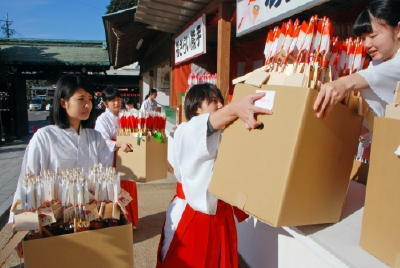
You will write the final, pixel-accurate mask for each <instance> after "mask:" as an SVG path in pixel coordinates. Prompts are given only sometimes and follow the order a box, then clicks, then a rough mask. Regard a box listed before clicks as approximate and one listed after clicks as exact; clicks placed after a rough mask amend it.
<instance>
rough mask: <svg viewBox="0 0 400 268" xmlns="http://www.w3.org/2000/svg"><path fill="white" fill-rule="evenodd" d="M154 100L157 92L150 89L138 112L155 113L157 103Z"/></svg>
mask: <svg viewBox="0 0 400 268" xmlns="http://www.w3.org/2000/svg"><path fill="white" fill-rule="evenodd" d="M156 98H157V90H156V89H154V88H151V89H150V91H149V93H148V94H147V95H146V98H145V101H144V102H143V103H142V106H141V107H140V110H145V111H157V108H158V103H157V101H156Z"/></svg>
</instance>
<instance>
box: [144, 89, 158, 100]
mask: <svg viewBox="0 0 400 268" xmlns="http://www.w3.org/2000/svg"><path fill="white" fill-rule="evenodd" d="M151 94H157V89H155V88H150V90H149V93H147V95H146V97H145V98H144V99H145V100H147V99H148V98H149V96H150V95H151Z"/></svg>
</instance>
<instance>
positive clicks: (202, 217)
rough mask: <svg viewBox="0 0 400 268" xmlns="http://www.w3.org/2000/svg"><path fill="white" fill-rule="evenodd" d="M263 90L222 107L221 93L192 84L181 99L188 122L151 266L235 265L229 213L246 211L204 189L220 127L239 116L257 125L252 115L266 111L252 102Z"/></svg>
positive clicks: (176, 144) (177, 138)
mask: <svg viewBox="0 0 400 268" xmlns="http://www.w3.org/2000/svg"><path fill="white" fill-rule="evenodd" d="M263 96H264V93H259V94H254V95H249V96H247V97H245V98H243V99H241V100H239V101H237V102H233V103H231V104H229V105H227V106H225V107H224V108H222V104H223V97H222V95H221V92H220V91H219V89H218V88H216V87H215V86H214V85H211V84H200V85H195V86H193V87H192V88H191V89H190V90H189V91H188V93H187V95H186V98H185V104H184V106H185V115H186V118H187V119H188V120H189V121H188V122H185V123H182V124H180V125H179V126H178V128H177V130H176V131H175V134H174V139H173V142H172V144H171V145H172V148H173V150H172V151H173V153H172V158H171V159H170V160H171V164H172V166H173V168H174V173H175V176H176V179H177V181H178V183H177V189H176V195H175V197H174V199H173V200H172V201H171V203H170V205H169V206H168V208H167V212H166V214H167V215H166V221H165V224H164V228H163V233H162V237H161V241H160V246H159V252H158V257H157V267H159V268H160V267H237V265H238V256H237V236H236V226H235V220H234V215H235V216H236V217H237V219H238V220H239V221H241V220H244V219H245V218H246V217H247V215H245V214H244V213H243V212H240V211H239V210H238V209H236V208H233V207H232V206H230V205H229V204H227V203H225V202H223V201H221V200H218V199H217V198H216V197H215V196H213V195H212V194H211V193H209V192H208V185H209V183H210V180H211V177H212V171H213V167H214V162H215V159H216V157H217V152H218V147H219V143H220V139H221V130H222V129H223V128H224V127H225V126H226V125H228V124H229V123H231V122H233V121H235V120H236V119H237V118H240V119H241V120H242V121H244V122H245V123H246V127H247V128H249V129H252V128H256V127H257V126H258V125H259V124H260V123H259V122H257V121H256V120H255V118H254V114H270V111H268V110H265V109H262V108H258V107H255V106H254V102H255V101H256V100H257V99H260V98H262V97H263Z"/></svg>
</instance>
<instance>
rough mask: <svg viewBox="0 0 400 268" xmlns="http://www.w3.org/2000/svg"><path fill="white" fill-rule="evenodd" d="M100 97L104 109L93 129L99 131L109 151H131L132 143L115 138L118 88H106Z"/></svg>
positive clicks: (119, 104) (119, 102)
mask: <svg viewBox="0 0 400 268" xmlns="http://www.w3.org/2000/svg"><path fill="white" fill-rule="evenodd" d="M102 98H103V101H104V105H105V106H106V110H105V112H104V113H102V114H101V115H100V116H99V117H97V120H96V126H95V129H96V130H97V131H98V132H100V133H101V135H102V136H103V138H104V140H105V141H106V143H107V145H108V146H109V148H110V151H117V150H122V151H123V152H132V144H130V143H126V142H120V141H117V140H116V139H117V134H118V128H119V126H118V114H119V112H120V111H121V97H120V95H119V92H118V89H116V88H106V89H105V90H103V92H102ZM112 157H113V158H114V156H112Z"/></svg>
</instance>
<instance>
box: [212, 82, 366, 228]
mask: <svg viewBox="0 0 400 268" xmlns="http://www.w3.org/2000/svg"><path fill="white" fill-rule="evenodd" d="M258 89H260V88H257V87H254V86H250V85H246V84H238V85H237V86H236V87H235V91H234V100H235V99H239V98H241V97H243V96H245V95H247V94H252V93H255V92H256V90H258ZM262 90H272V91H275V92H276V93H275V101H274V106H273V115H270V116H259V117H258V119H259V120H261V121H262V122H263V123H264V126H265V127H264V129H262V130H253V131H248V130H246V129H245V128H244V126H243V123H242V122H241V121H239V120H238V121H236V122H235V123H233V124H232V125H231V126H229V127H228V128H227V129H226V130H225V131H224V133H223V135H222V142H221V146H220V148H219V152H218V157H217V161H216V164H215V168H214V174H213V178H212V180H211V184H210V187H209V191H210V192H211V193H213V194H214V195H215V196H217V197H218V198H220V199H222V200H224V201H226V202H228V203H230V204H232V205H235V206H237V207H239V208H241V209H243V210H244V211H246V212H247V213H249V214H251V215H253V216H255V217H257V218H258V219H260V220H261V221H263V222H265V223H267V224H269V225H272V226H291V225H306V224H318V223H330V222H336V221H338V220H339V219H340V216H341V211H342V205H343V202H344V200H345V196H346V191H347V188H348V184H349V175H350V171H351V168H352V164H353V159H354V156H355V153H356V149H357V145H358V137H359V134H360V129H361V121H362V118H361V117H360V116H358V115H355V114H353V113H352V112H351V111H350V110H349V109H348V108H347V107H345V106H344V105H341V104H339V105H336V106H335V108H334V109H333V111H332V112H331V114H330V116H329V117H328V118H327V119H318V118H317V117H316V116H315V112H314V111H313V109H312V106H313V103H314V100H315V97H316V95H317V92H316V91H315V90H310V89H307V88H299V87H286V86H263V87H262Z"/></svg>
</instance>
